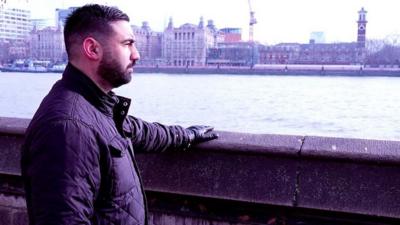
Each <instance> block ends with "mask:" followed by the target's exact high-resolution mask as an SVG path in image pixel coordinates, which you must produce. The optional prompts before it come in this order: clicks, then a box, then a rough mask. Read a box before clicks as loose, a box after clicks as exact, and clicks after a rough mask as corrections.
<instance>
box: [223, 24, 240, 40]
mask: <svg viewBox="0 0 400 225" xmlns="http://www.w3.org/2000/svg"><path fill="white" fill-rule="evenodd" d="M220 31H221V32H222V33H223V35H224V41H223V42H225V43H232V42H241V41H242V29H240V28H232V27H227V28H222V29H221V30H220Z"/></svg>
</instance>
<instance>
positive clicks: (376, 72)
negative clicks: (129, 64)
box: [134, 65, 400, 77]
mask: <svg viewBox="0 0 400 225" xmlns="http://www.w3.org/2000/svg"><path fill="white" fill-rule="evenodd" d="M134 71H135V72H136V73H166V74H238V75H289V76H389V77H399V76H400V69H399V68H370V67H367V68H364V67H351V68H349V67H343V68H341V67H340V66H335V67H329V66H299V65H296V66H293V67H291V66H274V67H261V68H258V67H254V68H250V67H143V66H136V67H135V68H134Z"/></svg>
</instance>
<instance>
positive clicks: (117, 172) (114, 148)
mask: <svg viewBox="0 0 400 225" xmlns="http://www.w3.org/2000/svg"><path fill="white" fill-rule="evenodd" d="M109 151H110V155H111V162H112V166H111V176H112V179H111V180H112V187H113V190H112V193H113V197H114V198H116V197H119V196H121V195H124V194H127V193H129V192H130V191H132V189H134V188H135V189H136V188H137V187H140V183H138V181H139V179H138V175H137V174H136V171H135V169H134V167H133V162H132V157H131V156H130V154H129V143H128V140H127V139H124V138H122V137H118V136H116V137H114V138H113V140H112V141H111V142H110V144H109Z"/></svg>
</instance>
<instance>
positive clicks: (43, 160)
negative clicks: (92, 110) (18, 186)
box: [22, 121, 100, 225]
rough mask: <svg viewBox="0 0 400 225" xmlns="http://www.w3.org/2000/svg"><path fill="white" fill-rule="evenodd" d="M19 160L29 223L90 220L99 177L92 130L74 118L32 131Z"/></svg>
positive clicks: (77, 222) (96, 150)
mask: <svg viewBox="0 0 400 225" xmlns="http://www.w3.org/2000/svg"><path fill="white" fill-rule="evenodd" d="M24 154H25V155H26V159H27V160H23V161H22V167H23V176H24V180H25V184H26V192H27V193H26V194H27V196H26V197H27V203H28V211H29V217H30V218H29V219H30V223H31V224H41V225H42V224H68V225H70V224H91V223H90V218H91V217H92V215H93V202H94V199H95V193H97V191H98V187H99V181H100V168H99V163H98V162H99V151H98V149H97V144H96V140H95V136H94V134H93V133H92V130H91V129H90V128H88V127H86V126H85V125H83V124H81V123H78V122H74V121H63V122H57V123H56V124H49V125H47V126H46V127H42V129H41V130H39V131H37V132H36V135H34V140H31V145H30V146H26V148H25V149H24Z"/></svg>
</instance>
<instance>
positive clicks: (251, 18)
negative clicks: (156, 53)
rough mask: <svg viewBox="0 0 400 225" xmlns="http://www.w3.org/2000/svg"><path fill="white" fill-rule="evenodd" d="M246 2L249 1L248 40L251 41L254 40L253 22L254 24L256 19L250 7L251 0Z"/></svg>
mask: <svg viewBox="0 0 400 225" xmlns="http://www.w3.org/2000/svg"><path fill="white" fill-rule="evenodd" d="M248 2H249V11H250V22H249V42H253V41H254V39H253V38H254V37H253V34H254V24H256V23H257V20H256V18H255V16H254V11H253V9H252V8H251V0H248Z"/></svg>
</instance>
